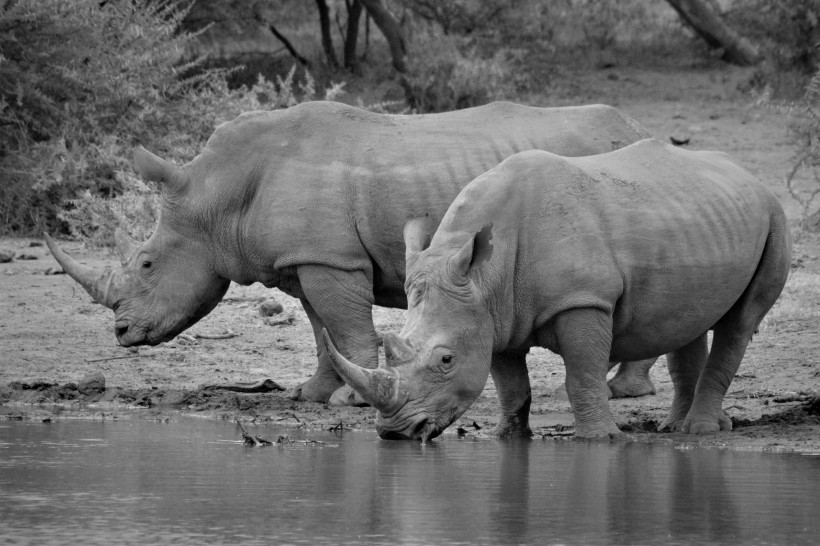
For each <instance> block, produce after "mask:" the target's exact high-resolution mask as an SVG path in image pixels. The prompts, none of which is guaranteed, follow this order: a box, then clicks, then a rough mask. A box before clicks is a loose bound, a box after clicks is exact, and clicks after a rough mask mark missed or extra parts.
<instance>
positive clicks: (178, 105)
mask: <svg viewBox="0 0 820 546" xmlns="http://www.w3.org/2000/svg"><path fill="white" fill-rule="evenodd" d="M343 87H344V86H343V85H342V84H335V85H332V86H331V87H330V88H329V89H326V90H325V91H324V92H323V94H322V95H321V96H320V95H319V93H318V92H317V91H316V88H315V82H314V80H313V78H312V77H311V75H310V73H308V72H305V73H303V74H302V76H301V81H298V80H297V71H296V67H295V66H294V67H293V68H291V70H290V71H289V72H288V73H287V75H286V76H285V77H284V78H281V77H278V78H277V81H276V82H270V81H268V80H266V79H264V78H263V77H261V76H260V77H259V79H258V81H257V83H256V84H255V85H254V86H253V87H251V88H250V89H247V88H244V87H240V88H237V89H228V84H227V81H226V80H225V78H217V79H215V80H214V81H213V82H212V83H210V84H209V85H207V86H199V88H198V89H197V90H196V91H192V92H191V93H189V94H188V95H187V96H186V97H185V100H178V101H174V102H171V103H168V104H165V105H164V108H163V109H161V110H160V109H158V108H154V107H151V108H146V109H145V111H144V118H145V119H153V122H152V123H151V124H150V125H152V126H156V125H157V124H159V123H161V122H167V123H168V125H167V127H166V132H164V133H162V134H161V135H160V136H159V137H156V138H154V139H152V140H149V141H147V142H149V143H152V144H151V145H148V146H149V147H151V148H152V149H153V150H154V151H156V150H160V151H161V152H163V155H164V156H168V157H171V158H174V159H176V160H177V161H178V162H182V161H188V160H190V159H193V157H194V156H195V155H196V154H197V153H199V151H200V149H201V147H202V146H203V144H204V142H205V141H206V140H207V139H208V138H209V137H210V136H211V134H212V133H213V131H214V129H215V128H216V126H217V125H218V124H219V123H221V122H223V121H227V120H230V119H233V118H235V117H236V116H238V115H239V114H240V113H242V112H247V111H251V110H274V109H277V108H287V107H289V106H293V105H295V104H298V103H300V102H304V101H307V100H314V99H317V98H321V99H324V100H333V99H334V98H335V97H336V96H338V95H339V94H340V93H342V92H343ZM116 176H117V180H118V181H119V187H120V188H122V191H120V192H118V193H116V194H115V195H113V196H109V195H101V194H100V193H99V192H96V193H95V192H93V191H90V190H88V189H86V190H84V191H82V192H81V193H80V194H79V195H78V196H77V197H76V198H73V199H69V200H67V201H66V202H65V203H64V205H65V207H64V208H63V210H62V211H61V212H59V214H58V217H59V219H60V220H62V221H64V222H65V223H66V225H67V226H68V230H69V232H70V233H71V234H72V235H73V236H75V237H79V238H82V239H84V240H85V241H86V242H87V243H88V244H89V245H91V246H110V245H111V244H112V243H113V242H114V241H113V234H114V230H115V229H116V228H118V227H119V228H122V229H123V230H124V231H125V232H126V233H128V234H129V235H130V236H131V237H132V238H133V239H135V240H137V241H142V240H144V239H146V238H147V237H148V236H150V235H151V233H152V232H153V231H154V227H155V224H156V221H157V219H158V218H159V211H160V197H159V193H158V192H157V191H156V189H155V188H153V187H149V186H146V185H145V184H144V183H143V182H142V181H141V180H140V179H139V178H138V177H137V176H136V175H135V174H134V173H133V170H132V169H131V168H130V167H128V168H124V169H122V170H119V171H117V172H116Z"/></svg>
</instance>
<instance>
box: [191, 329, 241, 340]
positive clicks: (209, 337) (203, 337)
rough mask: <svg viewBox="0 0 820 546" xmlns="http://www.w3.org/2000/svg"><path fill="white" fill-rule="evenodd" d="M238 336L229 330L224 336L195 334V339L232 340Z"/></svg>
mask: <svg viewBox="0 0 820 546" xmlns="http://www.w3.org/2000/svg"><path fill="white" fill-rule="evenodd" d="M238 335H239V334H237V333H236V332H232V331H231V330H228V331H227V332H225V333H224V334H194V337H196V338H199V339H230V338H232V337H236V336H238Z"/></svg>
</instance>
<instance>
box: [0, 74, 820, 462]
mask: <svg viewBox="0 0 820 546" xmlns="http://www.w3.org/2000/svg"><path fill="white" fill-rule="evenodd" d="M750 76H751V72H750V71H748V70H741V69H735V68H728V67H726V66H719V67H710V68H704V67H698V68H691V69H686V68H684V69H681V68H677V69H675V70H668V71H658V70H655V71H649V70H638V69H629V68H611V69H607V70H596V71H592V72H579V73H572V72H567V73H564V74H562V81H561V85H553V88H555V89H557V91H556V92H554V93H552V94H551V95H550V96H549V97H545V96H544V95H543V94H542V95H538V96H528V97H522V98H521V99H520V101H521V102H527V103H530V104H534V105H539V106H558V105H565V104H572V103H576V104H581V103H592V102H602V103H608V104H612V105H614V106H617V107H619V108H621V109H622V110H624V111H625V112H626V113H628V114H630V115H632V116H633V117H634V118H636V119H637V120H638V121H639V122H640V123H642V124H643V125H644V126H645V127H647V128H648V129H649V130H650V131H652V132H653V133H654V134H655V135H656V136H657V137H658V138H661V139H664V140H668V139H669V137H675V138H677V139H685V138H688V139H689V140H690V141H689V145H688V146H689V148H691V149H716V150H723V151H726V152H728V153H730V154H731V155H732V156H733V157H734V158H735V159H736V161H738V162H739V163H740V164H741V165H743V166H745V167H746V168H747V169H749V170H750V171H751V172H753V173H754V174H755V175H757V176H758V177H759V178H760V179H761V180H763V181H765V182H766V183H768V184H769V185H770V186H771V187H772V189H773V190H774V191H775V192H776V193H777V195H778V196H779V197H780V198H781V201H782V202H783V204H784V206H785V208H786V210H787V213H788V214H789V217H790V218H791V219H792V223H793V225H794V226H795V227H796V226H797V221H798V220H799V216H800V210H799V207H798V206H797V205H796V203H794V202H793V201H792V200H791V199H790V198H789V197H788V195H787V193H786V191H785V187H784V182H783V181H784V177H785V175H786V173H787V172H788V171H789V169H790V167H791V163H790V160H791V158H792V154H793V151H792V148H791V147H790V146H789V144H788V142H787V134H786V118H785V117H784V116H783V114H781V113H779V112H777V111H775V110H772V109H767V108H762V107H759V106H756V105H754V104H753V103H754V97H752V96H751V95H749V94H748V93H746V92H745V91H744V89H745V88H746V83H747V82H748V80H749V78H750ZM794 231H795V233H796V235H799V237H798V238H797V241H796V245H795V251H794V263H793V269H792V274H791V277H790V279H789V282H788V284H787V286H786V289H785V291H784V293H783V295H782V296H781V298H780V300H779V302H778V303H777V305H776V306H775V308H774V309H773V310H772V311H771V313H770V314H769V316H768V317H767V318H766V320H765V321H764V323H763V325H762V327H761V330H760V333H759V334H758V335H757V336H755V339H754V341H753V342H752V344H751V345H750V347H749V350H748V352H747V354H746V358H745V359H744V362H743V364H742V365H741V368H740V370H739V371H738V374H737V376H736V377H735V379H734V382H733V383H732V385H731V387H730V389H729V392H728V394H727V397H726V401H725V404H724V409H725V410H726V412H727V413H728V415H729V416H730V417H731V418H732V420H733V422H734V430H733V431H732V432H726V433H719V434H714V435H709V436H703V437H687V436H684V435H680V434H659V433H656V432H654V427H655V426H656V425H657V423H658V422H660V421H661V420H662V419H663V418H664V416H665V414H666V411H667V409H668V407H669V405H670V402H671V395H672V392H671V391H672V386H671V382H670V379H669V376H668V374H667V372H666V367H665V363H664V361H663V359H661V360H660V361H659V362H658V364H656V365H655V366H654V368H653V369H652V372H651V377H652V380H653V382H654V384H655V386H656V387H657V390H658V392H657V394H656V395H654V396H646V397H642V398H639V399H628V400H613V401H611V402H610V405H611V407H612V410H613V412H614V414H615V418H616V420H617V422H618V423H619V425H620V426H621V427H622V429H623V430H625V431H627V432H629V433H630V435H631V437H632V438H634V439H637V440H639V441H651V442H673V443H681V444H687V445H689V444H694V445H703V446H717V447H725V448H734V449H742V450H766V451H793V452H801V453H810V454H820V415H818V413H820V411H818V408H816V407H812V406H811V405H810V404H809V401H810V400H811V399H812V398H813V397H814V396H815V395H816V394H818V381H819V380H820V365H818V356H820V338H818V335H817V323H818V316H820V261H818V258H820V238H818V236H816V235H813V234H809V233H798V232H797V230H796V229H795V230H794ZM64 248H65V249H66V250H67V251H69V252H70V253H71V254H72V255H73V256H75V257H76V258H78V259H80V260H81V261H82V262H84V263H87V264H89V265H92V266H102V265H103V264H106V263H111V262H115V261H116V258H115V256H113V255H112V254H110V253H109V252H107V251H91V250H88V249H86V248H84V247H83V245H82V244H81V243H79V242H64ZM2 250H5V251H9V252H11V253H13V255H14V259H13V260H12V261H11V262H8V263H2V264H0V418H8V419H37V420H40V419H44V420H49V419H51V420H54V419H61V418H89V417H90V418H125V417H126V416H133V415H135V414H136V415H138V416H142V417H148V418H158V419H164V418H173V416H174V415H176V414H178V412H189V413H190V412H198V413H200V414H206V415H212V416H220V417H234V416H241V417H242V418H243V419H248V420H256V421H263V422H274V423H280V424H282V425H287V426H317V427H318V426H322V427H332V426H339V425H340V424H341V425H342V426H344V427H352V428H368V427H372V424H373V419H374V416H375V410H373V409H372V408H335V407H327V406H325V405H323V404H318V403H310V402H293V401H291V400H289V399H288V398H287V396H286V392H282V391H274V392H270V393H263V394H258V393H257V394H248V393H237V392H231V391H222V390H214V389H203V388H202V387H203V386H206V385H212V384H219V383H226V382H252V381H259V380H262V379H266V378H270V379H272V380H274V381H275V382H276V383H278V384H279V385H281V386H283V387H284V388H286V389H289V388H292V387H294V386H296V385H298V384H299V383H300V382H302V381H304V380H305V379H307V378H308V377H309V376H310V375H311V374H312V372H313V370H314V369H315V347H314V342H313V335H312V332H311V329H310V325H309V323H308V320H307V317H306V316H305V315H304V313H303V312H302V310H301V308H300V307H299V304H298V302H297V301H296V300H294V299H292V298H289V297H288V296H286V295H284V294H283V293H281V292H278V291H276V290H267V289H265V288H264V287H262V286H261V285H253V286H249V287H242V286H237V285H233V286H232V287H231V289H230V290H229V292H228V294H227V296H226V298H225V300H224V301H223V302H222V303H221V304H220V305H219V306H218V307H217V308H216V309H215V310H214V311H213V312H212V313H211V314H210V315H209V316H208V317H206V318H205V319H203V320H202V321H201V322H200V323H199V324H197V325H195V326H194V327H193V328H191V329H190V330H189V331H188V332H186V335H184V336H180V337H178V338H177V339H175V340H174V341H171V342H169V343H165V344H162V345H160V346H157V347H144V348H139V349H138V350H135V349H132V350H129V349H125V348H122V347H120V346H119V345H118V344H117V343H116V340H115V338H114V335H113V313H112V312H111V311H109V310H108V309H105V308H103V307H101V306H100V305H97V304H94V303H93V302H92V300H91V298H90V297H89V296H88V295H87V294H86V293H85V292H84V291H83V290H82V289H81V288H80V287H79V286H78V285H77V284H76V283H74V281H72V280H71V279H70V278H69V277H67V276H66V275H60V274H51V273H53V271H54V269H57V270H59V267H58V266H57V264H56V262H55V261H54V259H53V258H52V257H51V256H50V255H49V254H48V251H47V249H46V247H45V246H44V245H43V244H42V241H39V240H36V239H0V251H2ZM270 298H272V299H275V300H276V301H278V302H279V303H281V304H282V306H283V311H282V312H281V313H280V314H278V315H274V316H273V317H263V316H262V315H261V313H260V303H261V301H263V300H266V299H270ZM375 319H376V326H377V329H378V330H380V331H382V332H388V331H398V330H399V329H400V328H401V325H402V323H403V311H400V310H391V309H383V308H377V309H376V311H375ZM214 334H216V335H217V337H219V334H228V335H230V334H236V335H235V336H233V337H225V338H223V339H209V337H211V336H213V335H214ZM200 336H202V337H200ZM529 362H530V375H531V380H532V388H533V404H532V414H533V415H532V424H533V428H534V431H535V433H536V435H537V437H544V438H548V437H551V436H552V435H554V434H556V432H557V431H560V430H561V427H560V426H557V425H571V424H572V422H573V419H572V415H571V413H570V408H569V403H568V401H567V400H566V397H565V396H562V395H561V392H562V390H561V386H562V384H563V380H564V369H563V365H562V363H561V360H560V358H558V357H556V356H555V355H552V354H550V353H548V352H546V351H543V350H533V351H532V352H531V354H530V357H529ZM100 374H101V375H102V376H103V377H104V381H105V389H104V390H102V389H101V388H100V385H99V383H98V382H97V383H95V381H89V379H94V378H96V381H99V380H100V377H99V376H100ZM496 405H497V397H496V393H495V390H494V388H493V385H492V381H491V380H490V382H489V383H488V384H487V388H486V389H485V391H484V393H483V395H482V396H481V397H480V399H479V400H478V401H477V402H476V403H475V404H474V405H473V407H472V408H471V409H470V410H469V411H468V412H467V413H466V414H465V415H464V416H463V418H462V419H461V420H460V422H459V425H460V427H461V428H462V429H463V430H464V431H466V433H467V434H471V435H477V436H481V435H482V432H481V431H482V430H485V429H486V427H489V426H492V425H493V424H494V423H495V422H496V417H495V413H496ZM479 427H480V430H479ZM456 430H457V426H455V425H454V426H452V427H451V428H450V431H449V432H450V433H455V432H456Z"/></svg>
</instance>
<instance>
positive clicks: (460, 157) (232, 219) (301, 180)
mask: <svg viewBox="0 0 820 546" xmlns="http://www.w3.org/2000/svg"><path fill="white" fill-rule="evenodd" d="M646 136H647V133H646V131H644V130H643V129H642V128H641V127H640V126H639V125H638V124H637V123H635V122H634V121H633V120H632V119H630V118H628V117H626V116H624V115H623V114H621V113H620V112H618V111H617V110H615V109H614V108H611V107H608V106H603V105H591V106H581V107H569V108H533V107H527V106H520V105H515V104H510V103H501V102H499V103H493V104H489V105H487V106H481V107H478V108H471V109H467V110H462V111H458V112H451V113H444V114H433V115H382V114H374V113H371V112H367V111H363V110H360V109H357V108H353V107H350V106H346V105H343V104H338V103H332V102H310V103H305V104H301V105H298V106H294V107H292V108H289V109H286V110H277V111H271V112H251V113H247V114H243V115H241V116H239V117H238V118H236V119H235V120H233V121H231V122H228V123H224V124H222V125H220V126H219V127H218V128H217V130H216V131H215V132H214V134H213V135H212V136H211V138H210V139H209V140H208V143H207V145H206V146H205V148H204V150H203V151H202V153H201V154H200V155H199V156H197V157H196V158H195V159H194V160H193V161H191V162H190V163H188V164H187V165H184V166H177V165H174V164H172V163H169V162H167V161H164V160H163V159H161V158H159V157H157V156H155V155H153V154H151V153H149V152H148V151H146V150H144V149H141V148H140V149H137V150H136V152H135V155H134V163H135V166H136V169H137V171H138V172H139V173H140V174H141V175H142V176H143V177H144V178H146V179H148V180H152V181H156V182H158V183H159V184H160V187H161V190H162V212H161V217H160V221H159V224H158V226H157V229H156V231H155V232H154V234H153V235H152V236H151V238H150V239H148V241H146V242H145V243H144V244H142V245H140V246H138V247H137V248H136V249H135V250H134V251H133V252H129V253H126V254H125V255H124V257H123V267H122V269H119V270H116V271H105V272H96V271H91V270H89V269H88V268H86V267H83V266H81V265H80V264H78V263H77V262H75V261H74V260H72V259H71V258H70V257H68V256H67V255H65V254H64V253H63V252H61V251H60V250H59V249H58V248H57V247H56V245H55V244H53V242H52V241H50V240H48V239H47V240H48V242H49V248H50V249H51V251H52V253H53V254H54V256H55V257H56V258H57V260H58V261H59V262H60V264H61V265H62V266H63V268H64V269H65V270H66V272H67V273H69V274H70V275H71V276H72V277H73V278H74V279H75V280H77V281H78V282H79V283H80V284H82V285H83V287H85V289H86V290H87V291H88V292H89V293H90V294H91V295H92V297H94V298H95V299H97V301H99V302H100V303H102V304H103V305H106V306H107V307H110V308H111V309H113V310H114V313H115V333H116V336H117V339H118V341H119V342H120V344H122V345H124V346H130V345H140V344H151V345H153V344H157V343H160V342H162V341H167V340H169V339H171V338H173V337H174V336H176V335H177V334H179V333H180V332H182V331H183V330H185V329H186V328H188V327H189V326H191V325H192V324H194V323H195V322H196V321H197V320H199V319H200V318H202V317H203V316H205V315H206V314H208V313H209V312H210V311H211V310H212V309H213V308H214V307H215V306H216V305H217V303H218V302H219V301H220V299H221V298H222V296H223V295H224V294H225V291H226V290H227V289H228V285H229V283H230V281H235V282H237V283H240V284H250V283H254V282H261V283H263V284H264V285H265V286H268V287H277V288H279V289H281V290H282V291H284V292H285V293H287V294H290V295H292V296H294V297H297V298H299V299H300V300H301V302H302V305H303V306H304V308H305V311H306V312H307V315H308V318H309V319H310V323H311V325H312V326H313V330H314V334H315V336H316V340H317V342H318V341H319V336H320V335H321V332H322V329H323V328H327V329H328V331H330V332H331V333H332V334H333V336H334V338H335V339H336V340H337V342H338V343H339V348H340V350H341V351H342V353H343V354H345V355H346V356H348V357H350V358H353V359H354V360H356V361H357V362H360V363H363V364H364V365H366V366H372V367H375V366H376V363H377V354H378V339H377V336H376V332H375V330H374V327H373V320H372V314H371V309H372V306H373V305H374V304H376V305H381V306H388V307H404V306H406V300H405V295H404V288H403V287H404V245H403V242H402V228H403V226H404V224H405V222H406V221H407V220H408V219H410V218H414V217H418V216H423V215H428V217H429V219H430V221H431V223H432V225H433V228H435V225H437V224H438V221H439V220H440V219H441V217H442V216H443V215H444V212H445V211H446V210H447V207H448V206H449V204H450V203H451V202H452V200H453V198H455V196H456V195H457V194H458V192H459V190H461V188H463V187H464V186H465V185H466V184H467V183H468V182H469V181H470V180H472V179H473V178H474V177H475V176H477V175H479V174H480V173H482V172H484V171H486V170H487V169H489V168H490V167H493V166H495V165H497V164H498V163H499V162H500V161H502V160H503V159H504V158H506V157H507V156H509V155H512V154H513V153H515V152H518V151H522V150H528V149H544V150H551V151H554V152H556V153H560V154H564V155H571V156H577V155H588V154H595V153H602V152H608V151H611V150H613V149H617V148H621V147H623V146H625V145H627V144H630V143H632V142H635V141H637V140H639V139H641V138H644V137H646ZM318 358H319V366H318V369H317V371H316V373H315V374H314V375H313V377H311V378H310V379H309V380H308V381H307V382H306V383H304V384H303V385H301V386H300V387H297V388H296V389H295V390H294V392H293V393H292V396H293V397H294V398H299V397H301V398H302V399H308V400H317V401H327V400H328V399H329V398H330V397H331V395H332V393H334V391H336V390H337V389H338V388H339V387H340V386H342V385H343V382H342V381H341V379H339V377H338V375H337V374H336V372H335V371H334V370H333V367H332V365H331V363H330V361H329V360H328V357H327V355H326V354H325V352H324V349H323V346H322V345H321V344H319V346H318ZM641 373H643V372H641ZM647 381H648V377H647ZM350 393H351V391H350V390H349V389H346V390H343V391H340V393H337V395H336V396H335V397H334V400H333V401H334V402H337V403H345V402H348V401H350V398H349V395H350Z"/></svg>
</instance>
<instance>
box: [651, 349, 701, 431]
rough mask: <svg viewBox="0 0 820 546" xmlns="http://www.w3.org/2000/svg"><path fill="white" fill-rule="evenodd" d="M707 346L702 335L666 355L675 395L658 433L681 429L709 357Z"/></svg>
mask: <svg viewBox="0 0 820 546" xmlns="http://www.w3.org/2000/svg"><path fill="white" fill-rule="evenodd" d="M708 344H709V342H708V339H707V335H706V333H704V334H703V335H701V336H699V337H698V338H697V339H695V340H694V341H693V342H691V343H689V344H688V345H685V346H683V347H681V348H680V349H678V350H676V351H672V352H671V353H669V354H668V355H666V367H667V369H668V370H669V376H670V377H671V378H672V385H673V386H674V388H675V395H674V398H673V399H672V407H671V408H670V409H669V415H667V417H666V419H664V421H663V423H661V424H660V425H659V426H658V430H659V431H663V430H670V431H676V430H680V429H681V428H682V427H683V421H684V420H685V419H686V415H687V414H688V413H689V408H690V407H692V401H693V400H694V399H695V386H696V385H697V383H698V378H700V373H701V371H702V370H703V366H704V364H706V359H707V357H708V356H709V348H708Z"/></svg>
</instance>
